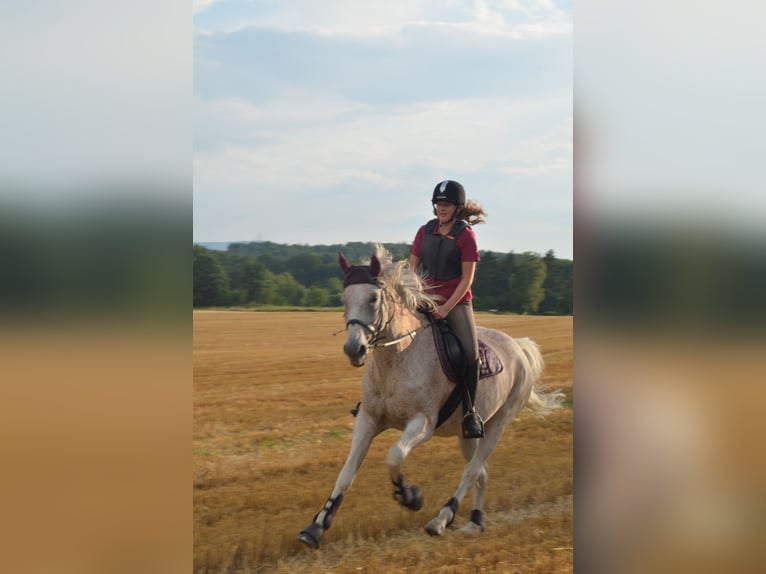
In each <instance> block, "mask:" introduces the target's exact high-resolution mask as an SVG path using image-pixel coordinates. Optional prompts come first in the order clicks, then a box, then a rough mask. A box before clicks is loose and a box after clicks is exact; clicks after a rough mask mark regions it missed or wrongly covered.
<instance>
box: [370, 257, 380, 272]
mask: <svg viewBox="0 0 766 574" xmlns="http://www.w3.org/2000/svg"><path fill="white" fill-rule="evenodd" d="M379 274H380V259H378V256H377V255H376V254H375V253H373V254H372V259H370V275H372V276H373V277H377V276H378V275H379Z"/></svg>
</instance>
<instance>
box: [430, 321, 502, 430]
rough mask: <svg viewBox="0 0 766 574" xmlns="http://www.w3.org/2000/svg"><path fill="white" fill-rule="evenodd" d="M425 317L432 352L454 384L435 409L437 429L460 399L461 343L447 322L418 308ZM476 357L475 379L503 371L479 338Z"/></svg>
mask: <svg viewBox="0 0 766 574" xmlns="http://www.w3.org/2000/svg"><path fill="white" fill-rule="evenodd" d="M421 312H422V313H424V314H425V316H426V317H428V322H429V324H430V325H431V332H432V333H433V336H434V346H435V347H436V354H437V356H438V357H439V363H440V364H441V367H442V370H443V371H444V374H445V375H446V376H447V378H448V379H449V380H450V381H452V382H453V383H455V387H454V388H453V389H452V392H451V393H450V395H449V397H447V401H446V402H445V403H444V405H442V408H441V409H440V410H439V420H437V421H436V428H439V427H440V426H441V425H442V424H443V423H444V421H446V420H447V419H448V418H449V417H450V416H451V415H452V413H453V412H455V409H456V408H457V406H458V405H459V404H460V402H461V401H462V399H463V387H462V384H463V371H464V368H465V367H464V363H463V352H464V351H463V345H462V343H461V342H460V339H458V338H457V335H455V333H454V332H453V331H452V329H450V327H449V325H448V324H447V321H440V320H437V319H435V318H434V316H433V315H432V314H431V313H429V312H427V311H421ZM479 359H481V370H480V371H479V380H481V379H486V378H488V377H491V376H493V375H496V374H498V373H499V372H501V371H502V370H503V364H502V363H501V362H500V358H499V357H498V356H497V353H495V351H494V350H493V349H492V347H490V346H489V345H487V344H486V343H485V342H484V341H482V340H481V339H479Z"/></svg>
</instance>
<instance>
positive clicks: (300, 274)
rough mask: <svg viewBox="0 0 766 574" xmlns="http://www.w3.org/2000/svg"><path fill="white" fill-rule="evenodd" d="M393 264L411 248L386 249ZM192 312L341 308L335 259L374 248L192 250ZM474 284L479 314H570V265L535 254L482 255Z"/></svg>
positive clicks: (253, 245) (359, 257)
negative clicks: (260, 307) (258, 307)
mask: <svg viewBox="0 0 766 574" xmlns="http://www.w3.org/2000/svg"><path fill="white" fill-rule="evenodd" d="M385 247H386V249H388V250H389V251H390V252H391V254H392V255H393V257H394V260H400V259H406V258H408V257H409V248H410V246H409V244H407V243H392V244H385ZM193 249H194V272H193V275H194V287H193V303H194V307H227V306H242V305H276V306H288V305H289V306H304V307H335V306H340V305H341V304H342V303H341V293H342V291H343V273H342V272H341V270H340V267H339V266H338V252H339V251H342V252H343V253H344V255H346V257H347V258H348V260H349V261H351V262H353V263H361V262H362V261H367V260H369V257H370V255H371V254H372V252H373V251H374V250H375V245H374V244H373V243H365V242H351V243H346V244H343V245H284V244H278V243H272V242H270V241H259V242H245V243H232V244H230V245H229V246H228V248H227V250H226V251H217V250H211V249H208V248H206V247H204V246H202V245H194V247H193ZM480 254H481V261H480V262H479V263H478V264H477V266H476V276H475V279H474V284H473V295H474V300H473V304H474V308H475V309H476V310H479V311H490V310H496V311H501V312H514V313H528V314H549V315H569V314H572V283H573V277H572V267H573V262H572V261H570V260H567V259H558V258H556V256H555V254H554V252H553V251H552V250H551V251H548V252H547V253H546V254H545V255H544V256H541V255H539V254H537V253H533V252H524V253H519V254H517V253H513V252H511V253H495V252H492V251H482V252H481V253H480Z"/></svg>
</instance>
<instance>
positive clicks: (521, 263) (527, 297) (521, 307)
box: [509, 251, 546, 313]
mask: <svg viewBox="0 0 766 574" xmlns="http://www.w3.org/2000/svg"><path fill="white" fill-rule="evenodd" d="M545 271H546V269H545V263H544V262H543V260H542V259H541V258H540V256H539V255H538V254H537V253H532V252H529V251H527V252H525V253H522V254H521V255H520V256H519V257H518V258H516V260H515V261H514V264H513V273H512V275H511V276H510V280H509V294H510V297H511V304H512V309H513V310H514V311H517V312H519V313H536V312H537V309H538V307H539V305H540V302H541V301H542V300H543V298H544V297H545V291H544V290H543V282H544V281H545Z"/></svg>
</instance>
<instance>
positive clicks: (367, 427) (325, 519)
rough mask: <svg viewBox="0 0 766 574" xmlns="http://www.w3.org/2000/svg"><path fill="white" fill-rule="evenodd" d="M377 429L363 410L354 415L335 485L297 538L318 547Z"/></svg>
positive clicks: (378, 431) (308, 544)
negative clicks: (350, 435) (344, 458)
mask: <svg viewBox="0 0 766 574" xmlns="http://www.w3.org/2000/svg"><path fill="white" fill-rule="evenodd" d="M379 433H380V426H379V425H378V424H376V423H375V422H374V421H373V420H372V418H371V417H370V416H369V415H368V414H367V413H366V412H364V410H362V411H361V412H360V413H359V416H358V417H357V419H356V424H354V432H353V434H352V437H351V450H350V451H349V453H348V457H346V462H345V463H344V465H343V468H342V469H341V471H340V473H339V474H338V478H337V480H336V481H335V488H333V490H332V493H331V494H330V497H329V498H328V499H327V502H325V505H324V506H323V507H322V509H321V510H320V511H319V512H317V513H316V514H315V515H314V518H313V519H312V521H311V524H309V525H308V526H307V527H306V528H304V529H303V530H301V532H300V534H299V535H298V540H300V541H301V542H303V543H304V544H306V545H307V546H310V547H311V548H319V544H320V543H321V542H322V535H323V534H324V532H325V530H327V529H328V528H330V525H331V524H332V520H333V518H334V517H335V513H336V512H338V508H339V507H340V504H341V502H343V495H344V494H345V493H346V491H347V490H348V489H349V488H350V487H351V483H352V482H353V481H354V477H355V476H356V473H357V471H358V470H359V467H360V466H361V465H362V461H363V460H364V457H365V455H366V454H367V450H368V449H369V448H370V444H372V439H373V438H375V437H376V436H377V435H378V434H379Z"/></svg>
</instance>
